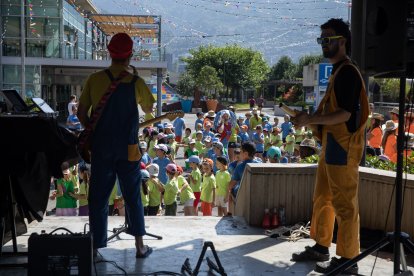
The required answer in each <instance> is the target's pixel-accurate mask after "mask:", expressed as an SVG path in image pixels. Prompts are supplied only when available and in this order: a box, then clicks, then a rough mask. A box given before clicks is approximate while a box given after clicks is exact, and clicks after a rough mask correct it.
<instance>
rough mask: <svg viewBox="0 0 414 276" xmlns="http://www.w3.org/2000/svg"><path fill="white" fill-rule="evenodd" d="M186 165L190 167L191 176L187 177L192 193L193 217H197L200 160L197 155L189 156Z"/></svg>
mask: <svg viewBox="0 0 414 276" xmlns="http://www.w3.org/2000/svg"><path fill="white" fill-rule="evenodd" d="M185 162H186V163H188V164H189V166H190V167H191V174H190V175H189V176H188V181H189V182H190V187H191V189H192V190H193V193H194V197H195V200H194V204H193V207H194V215H196V216H198V203H199V202H200V195H201V180H202V176H201V171H200V169H199V168H198V166H199V165H200V158H199V157H198V156H197V155H194V156H191V157H190V158H188V159H187V160H185Z"/></svg>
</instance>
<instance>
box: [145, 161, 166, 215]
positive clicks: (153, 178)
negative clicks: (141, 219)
mask: <svg viewBox="0 0 414 276" xmlns="http://www.w3.org/2000/svg"><path fill="white" fill-rule="evenodd" d="M147 171H148V173H149V175H150V178H149V179H148V181H147V187H148V216H156V215H157V214H158V211H159V210H160V205H161V193H162V192H163V191H164V185H162V183H161V181H160V180H159V179H158V173H159V167H158V165H157V164H151V165H149V166H148V167H147Z"/></svg>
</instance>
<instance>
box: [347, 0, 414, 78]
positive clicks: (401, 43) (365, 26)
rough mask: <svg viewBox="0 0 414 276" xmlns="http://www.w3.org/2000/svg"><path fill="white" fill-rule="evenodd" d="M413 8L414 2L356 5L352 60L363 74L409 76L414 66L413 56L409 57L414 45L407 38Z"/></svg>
mask: <svg viewBox="0 0 414 276" xmlns="http://www.w3.org/2000/svg"><path fill="white" fill-rule="evenodd" d="M412 4H413V0H398V1H389V0H362V1H357V0H355V1H353V7H352V21H351V22H352V23H351V24H352V28H351V30H352V40H353V41H352V58H353V59H354V60H356V62H357V63H358V64H359V67H360V68H361V71H362V72H363V73H365V74H368V75H376V76H379V75H387V74H390V73H393V74H395V75H396V76H397V75H400V76H403V75H405V74H406V71H407V64H408V63H410V62H414V60H410V59H412V58H413V53H409V52H410V51H413V50H414V49H413V48H412V46H413V44H414V41H411V42H410V43H409V39H408V35H407V34H408V30H409V24H408V23H409V20H410V16H411V20H412V19H413V10H412V8H413V6H412ZM409 7H411V11H410V8H409ZM410 14H411V15H410ZM411 24H413V23H412V22H411ZM412 28H414V27H413V26H412V25H411V31H412ZM411 39H414V37H413V36H412V37H411ZM410 47H411V49H409V48H410Z"/></svg>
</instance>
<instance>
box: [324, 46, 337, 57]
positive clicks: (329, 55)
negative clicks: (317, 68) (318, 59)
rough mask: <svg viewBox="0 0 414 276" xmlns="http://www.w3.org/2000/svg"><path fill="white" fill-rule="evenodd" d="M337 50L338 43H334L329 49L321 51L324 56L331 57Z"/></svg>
mask: <svg viewBox="0 0 414 276" xmlns="http://www.w3.org/2000/svg"><path fill="white" fill-rule="evenodd" d="M338 51H339V45H338V43H335V44H334V45H333V46H332V47H331V49H330V50H328V51H322V53H323V57H324V58H333V57H334V56H335V55H336V54H337V53H338Z"/></svg>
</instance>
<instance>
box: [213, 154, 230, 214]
mask: <svg viewBox="0 0 414 276" xmlns="http://www.w3.org/2000/svg"><path fill="white" fill-rule="evenodd" d="M216 166H217V168H218V169H219V170H218V171H217V172H216V184H217V193H216V200H215V203H216V204H215V205H216V206H217V211H218V216H219V217H222V216H225V215H227V203H228V201H229V184H230V181H231V176H230V173H229V172H228V171H227V159H226V158H224V157H223V156H219V157H217V161H216Z"/></svg>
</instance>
